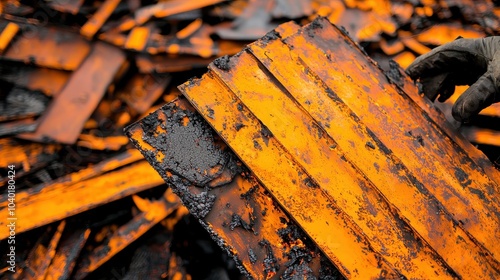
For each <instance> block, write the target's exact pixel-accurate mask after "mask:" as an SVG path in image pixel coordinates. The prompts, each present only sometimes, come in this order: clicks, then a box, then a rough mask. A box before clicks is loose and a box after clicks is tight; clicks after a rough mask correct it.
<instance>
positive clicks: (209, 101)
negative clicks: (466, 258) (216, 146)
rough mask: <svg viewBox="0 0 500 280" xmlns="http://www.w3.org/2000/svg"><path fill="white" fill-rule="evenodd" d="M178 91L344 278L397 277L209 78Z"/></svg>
mask: <svg viewBox="0 0 500 280" xmlns="http://www.w3.org/2000/svg"><path fill="white" fill-rule="evenodd" d="M180 89H181V92H182V93H183V94H184V95H185V96H186V97H187V98H188V100H190V102H192V104H193V106H194V107H195V108H196V109H197V110H198V111H199V112H200V113H201V114H202V115H204V116H205V117H206V118H205V119H206V120H207V121H208V122H209V123H210V125H211V126H212V127H213V128H214V129H215V130H216V131H217V132H218V133H219V135H220V136H221V137H222V138H223V139H224V141H225V142H226V143H228V145H229V146H230V147H231V148H232V149H233V150H234V151H235V152H236V154H237V155H238V157H239V158H240V159H241V160H242V161H243V163H245V165H246V166H248V168H249V169H250V170H252V172H253V173H254V174H255V176H256V177H257V178H258V179H259V181H260V182H262V184H263V185H264V186H265V188H266V189H267V190H268V191H269V192H270V194H271V195H272V196H273V197H274V198H275V200H276V201H277V202H278V203H279V204H280V205H281V207H283V209H284V210H285V211H286V212H288V213H289V214H290V215H291V216H292V217H293V218H294V220H295V221H296V222H297V223H298V224H299V226H300V227H301V228H302V229H303V230H304V231H305V232H306V233H307V234H308V235H309V236H310V237H311V239H312V240H314V242H315V243H316V244H317V245H318V247H319V248H321V250H322V251H323V252H324V253H325V255H326V256H327V257H328V258H329V259H330V261H332V262H333V263H334V264H336V266H337V268H338V269H339V270H340V271H341V272H342V273H343V274H344V276H346V277H348V278H362V279H371V278H377V277H396V276H397V275H398V274H397V273H396V271H395V270H394V269H392V268H391V267H390V266H389V265H388V264H387V262H386V260H384V259H383V258H382V257H381V256H380V255H378V254H376V253H375V252H373V251H372V250H371V249H369V248H371V245H370V243H369V241H368V240H367V238H366V237H365V235H364V234H363V231H362V229H360V228H359V227H357V226H356V225H355V223H354V222H353V221H352V220H351V219H350V218H349V217H348V215H347V214H346V213H344V212H343V211H342V210H341V209H339V208H338V206H337V205H336V203H335V201H334V200H332V199H331V198H330V197H329V196H328V195H327V194H325V193H324V191H323V190H321V189H320V188H318V187H314V186H310V185H309V184H311V183H312V181H311V178H310V177H309V176H308V174H307V173H306V170H304V169H303V168H302V167H301V166H299V165H298V164H297V163H296V162H295V161H294V159H293V157H292V155H290V154H289V153H288V152H287V151H286V150H284V149H283V147H282V146H281V145H280V144H279V143H278V142H277V140H276V139H275V138H274V137H272V136H269V135H267V133H266V132H265V131H266V128H265V127H263V126H262V125H261V124H260V123H259V120H258V119H256V118H255V117H254V116H253V115H252V113H251V112H250V111H249V110H248V109H246V108H245V107H244V105H243V103H241V102H240V101H238V100H237V98H236V97H235V96H232V95H231V93H230V92H229V91H228V90H227V89H226V88H224V86H223V85H222V84H221V83H220V81H218V80H217V78H215V77H214V76H213V74H212V73H210V72H209V73H208V74H206V75H204V76H203V78H202V79H201V80H197V81H193V82H192V83H187V84H183V85H182V86H181V87H180ZM205 92H210V93H211V94H210V95H207V94H205ZM224 127H225V128H226V129H224ZM236 128H239V130H237V129H236ZM310 205H315V207H313V208H311V207H309V206H310ZM304 209H307V211H304ZM331 233H335V234H334V236H332V234H331ZM332 244H334V245H333V246H332Z"/></svg>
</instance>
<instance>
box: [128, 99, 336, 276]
mask: <svg viewBox="0 0 500 280" xmlns="http://www.w3.org/2000/svg"><path fill="white" fill-rule="evenodd" d="M193 110H194V109H193V108H192V107H191V106H189V105H188V104H187V102H186V101H185V100H183V99H178V100H175V101H173V102H172V103H169V104H167V105H165V106H163V107H162V108H161V109H160V110H158V111H156V112H155V113H154V114H151V115H149V116H148V117H146V118H145V119H143V120H142V121H141V122H139V123H136V124H133V125H131V126H130V127H128V128H127V129H126V133H127V135H128V136H129V137H130V138H131V139H132V142H133V143H134V144H135V145H136V147H137V148H139V149H140V150H141V152H142V153H143V154H144V155H145V156H146V158H148V160H149V161H150V163H151V164H152V165H153V166H154V167H155V169H156V170H157V171H158V173H160V175H162V177H163V178H164V180H165V181H166V182H167V183H168V184H169V186H170V187H171V188H172V189H173V190H174V192H175V193H177V194H178V195H179V196H180V198H181V200H182V201H183V204H184V205H186V206H187V207H188V209H189V210H190V212H191V213H192V214H193V215H195V216H197V217H198V218H199V219H200V222H201V224H202V225H203V226H204V227H205V228H206V229H207V230H208V231H209V232H210V233H211V235H212V238H214V240H215V241H216V242H217V243H218V244H219V245H220V246H221V247H222V248H223V249H224V250H225V251H226V252H228V253H229V254H230V255H232V256H233V257H234V258H235V259H236V262H237V264H238V265H239V266H240V270H241V271H242V272H243V273H245V274H246V275H247V276H251V277H253V278H262V277H264V275H267V277H272V276H274V275H284V274H285V273H286V272H287V271H288V274H289V275H296V274H294V273H299V272H300V271H301V269H300V268H302V269H304V271H309V272H310V273H311V275H315V276H316V277H319V275H320V273H321V271H323V270H325V271H335V269H333V268H332V267H331V264H329V263H328V262H326V263H325V262H323V260H324V259H325V257H324V255H323V254H322V253H320V252H319V251H318V250H317V248H316V247H315V246H314V245H312V244H311V243H310V242H309V239H308V238H307V236H306V235H305V234H304V233H302V231H301V230H300V228H299V227H298V226H297V225H296V224H295V223H294V222H293V220H292V219H291V218H289V217H288V216H287V214H286V213H284V212H283V210H282V209H281V207H279V206H278V205H277V204H276V203H275V202H274V201H273V200H272V199H271V197H270V196H269V194H268V193H267V192H266V191H265V189H264V188H263V187H262V185H261V184H260V183H259V182H258V181H257V180H256V179H255V178H254V177H253V176H252V175H251V174H250V173H248V172H246V171H245V170H242V169H241V163H239V162H237V161H235V156H234V155H233V154H232V153H231V152H230V151H228V150H227V147H226V146H225V145H224V144H223V143H222V142H220V140H218V139H214V138H213V136H212V135H213V132H212V131H211V130H210V129H208V127H207V125H206V124H205V123H203V122H200V121H201V119H200V116H198V115H197V114H196V113H194V111H193ZM195 127H198V128H197V129H195ZM197 131H198V132H197ZM201 131H203V133H202V134H200V132H201ZM166 134H170V136H169V138H170V139H171V140H168V138H167V137H166ZM155 139H158V140H155ZM176 139H177V140H176ZM190 139H193V140H195V141H196V142H192V141H191V140H190ZM172 140H175V141H172ZM186 143H191V144H186ZM178 144H182V145H183V147H178V146H177V147H176V146H172V145H178ZM185 145H186V146H185ZM193 145H194V147H193ZM196 146H201V147H204V148H203V149H198V148H197V147H196ZM177 149H179V150H177ZM186 150H193V151H197V152H186ZM210 158H212V159H210ZM200 159H202V161H201V163H202V164H201V165H196V166H192V167H191V168H192V169H187V170H186V169H185V168H180V167H181V166H183V165H184V166H189V165H186V164H185V163H189V162H199V161H200ZM203 159H206V160H203ZM221 159H222V160H223V161H222V162H223V163H224V164H223V165H222V166H221V167H222V170H221V169H220V168H218V167H217V166H218V163H219V162H221ZM183 162H185V163H183ZM193 172H194V174H193ZM204 177H205V178H206V179H204ZM210 198H212V199H210ZM214 198H215V199H214ZM293 248H295V249H293ZM294 250H301V252H302V253H301V254H300V256H296V257H293V256H295V255H294V253H293V252H294Z"/></svg>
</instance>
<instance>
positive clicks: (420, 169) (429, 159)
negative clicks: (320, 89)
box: [285, 24, 500, 260]
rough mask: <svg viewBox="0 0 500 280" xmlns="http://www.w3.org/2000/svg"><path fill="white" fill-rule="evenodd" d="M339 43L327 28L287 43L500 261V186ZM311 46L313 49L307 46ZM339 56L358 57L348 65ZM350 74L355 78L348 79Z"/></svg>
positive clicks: (339, 37) (357, 54)
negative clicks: (294, 47)
mask: <svg viewBox="0 0 500 280" xmlns="http://www.w3.org/2000/svg"><path fill="white" fill-rule="evenodd" d="M339 40H346V38H345V37H344V36H343V35H342V33H340V32H339V31H337V29H336V28H334V27H333V26H332V25H330V24H325V25H324V26H323V28H315V29H313V28H311V29H310V32H304V33H303V36H300V35H295V36H293V37H289V38H288V39H286V40H285V42H286V43H287V44H289V45H300V46H302V47H301V48H296V49H294V52H296V53H297V54H298V55H299V57H300V58H301V59H302V60H303V61H304V63H305V64H306V65H307V66H308V67H309V68H310V69H311V70H312V71H313V72H315V73H316V74H317V75H318V77H319V78H320V79H322V80H323V81H324V82H325V84H326V85H327V86H328V87H330V89H331V90H333V92H335V93H336V94H338V96H339V97H340V98H341V99H342V100H343V101H344V102H345V103H346V105H348V106H349V107H350V108H351V110H352V111H353V112H354V113H355V114H356V115H357V116H358V117H359V118H360V121H362V122H364V123H365V124H366V125H367V127H368V128H370V129H371V130H372V131H373V132H374V133H375V134H376V135H377V136H378V137H379V138H380V140H381V141H382V142H383V143H384V144H385V145H386V146H387V147H388V148H389V149H391V151H392V152H393V153H394V155H395V156H397V157H398V158H399V159H400V160H401V162H402V163H403V164H404V165H405V166H406V167H407V168H408V169H409V170H410V172H411V173H412V174H413V175H414V176H415V177H416V178H417V179H418V180H419V181H420V182H422V184H424V185H425V187H426V188H427V190H428V191H429V192H430V193H431V194H433V195H434V196H436V197H437V198H438V199H439V201H440V202H441V203H442V205H443V207H444V208H445V209H447V211H448V212H449V213H452V215H453V216H454V217H455V219H457V220H459V221H460V223H461V224H462V225H463V227H464V229H466V231H467V232H468V233H469V234H471V235H472V236H473V237H474V238H475V239H476V240H478V241H479V242H480V243H481V244H482V246H485V247H486V248H487V249H488V250H489V251H490V253H492V254H493V255H495V256H497V257H496V259H497V260H498V258H499V257H498V256H500V251H499V250H500V248H499V247H498V246H496V245H495V243H496V242H495V241H494V240H498V238H500V231H498V230H497V229H498V225H499V222H500V215H491V213H499V209H500V208H499V207H500V203H499V196H498V195H495V194H496V193H498V192H499V188H498V182H497V181H495V178H494V177H488V176H487V175H486V174H485V173H484V172H483V170H482V169H481V168H480V167H479V166H478V165H477V164H476V163H475V162H474V161H473V160H472V159H471V157H470V156H469V155H468V154H467V153H466V152H465V151H463V150H462V149H460V148H457V145H456V143H454V142H453V141H451V139H449V138H448V137H447V136H446V135H445V134H444V133H443V131H442V130H441V129H440V128H439V127H437V126H436V125H435V124H434V123H433V122H430V121H429V120H428V119H426V117H425V114H424V113H423V110H422V109H421V108H420V107H418V106H414V104H412V103H411V102H408V101H409V98H408V97H406V96H405V95H403V94H400V92H399V91H397V88H396V87H395V86H394V85H388V84H387V83H386V84H384V81H386V77H385V75H384V74H383V73H382V72H381V71H379V68H378V67H377V66H376V65H375V64H373V63H371V62H370V61H367V60H366V59H363V58H364V57H365V55H364V54H363V53H362V52H361V51H359V50H357V51H355V52H353V51H352V50H353V47H354V48H355V49H356V47H355V45H354V43H352V42H351V41H350V40H347V42H348V44H338V42H339ZM306 41H307V42H308V44H306V45H304V42H306ZM349 42H351V43H349ZM336 53H337V54H338V53H352V55H351V56H349V59H346V57H343V56H339V55H335V54H336ZM325 58H326V59H325ZM353 61H354V62H355V63H354V65H353V63H352V62H353ZM353 66H354V67H353ZM336 69H339V70H336ZM349 69H351V70H349ZM348 70H349V72H350V73H346V72H347V71H348ZM351 75H352V76H351ZM354 77H355V78H356V80H354ZM339 79H341V81H342V82H338V80H339ZM361 81H364V82H365V83H362V82H361ZM391 115H392V116H391ZM402 116H404V117H402Z"/></svg>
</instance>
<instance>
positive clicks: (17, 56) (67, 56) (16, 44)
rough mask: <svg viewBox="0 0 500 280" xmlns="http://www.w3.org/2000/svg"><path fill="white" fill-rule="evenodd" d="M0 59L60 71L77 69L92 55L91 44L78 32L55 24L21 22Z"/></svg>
mask: <svg viewBox="0 0 500 280" xmlns="http://www.w3.org/2000/svg"><path fill="white" fill-rule="evenodd" d="M21 27H23V29H24V30H23V36H16V38H15V40H13V42H12V43H11V44H10V45H9V47H8V48H7V49H6V50H5V52H4V53H3V54H2V55H1V56H0V60H7V61H20V62H23V63H26V64H35V65H38V66H42V67H47V68H52V69H59V70H68V71H74V70H76V69H77V68H78V67H79V66H80V64H81V63H82V62H83V61H84V59H85V58H86V57H87V55H88V54H89V52H90V50H91V47H90V45H89V43H88V42H87V41H86V40H84V39H83V38H81V37H80V36H79V35H78V34H75V33H73V32H70V31H68V30H65V29H61V28H55V27H41V26H37V25H26V24H25V25H22V26H21Z"/></svg>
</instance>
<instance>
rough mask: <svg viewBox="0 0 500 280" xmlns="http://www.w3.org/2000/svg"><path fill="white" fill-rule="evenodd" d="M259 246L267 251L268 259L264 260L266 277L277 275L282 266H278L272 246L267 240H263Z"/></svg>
mask: <svg viewBox="0 0 500 280" xmlns="http://www.w3.org/2000/svg"><path fill="white" fill-rule="evenodd" d="M259 245H260V246H262V247H264V248H265V249H266V258H265V259H264V272H265V273H266V275H268V274H272V275H274V274H276V272H278V270H280V266H279V264H278V260H277V259H276V257H275V256H274V253H273V249H272V248H271V244H270V243H269V241H267V240H266V239H263V240H262V241H260V242H259Z"/></svg>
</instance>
